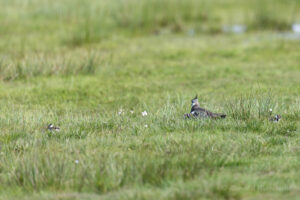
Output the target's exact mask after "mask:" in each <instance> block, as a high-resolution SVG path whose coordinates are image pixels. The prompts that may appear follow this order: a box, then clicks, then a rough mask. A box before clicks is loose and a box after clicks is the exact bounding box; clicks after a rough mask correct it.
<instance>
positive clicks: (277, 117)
mask: <svg viewBox="0 0 300 200" xmlns="http://www.w3.org/2000/svg"><path fill="white" fill-rule="evenodd" d="M272 111H273V110H272V108H270V110H269V112H270V121H272V122H274V123H277V122H279V121H280V119H281V115H275V116H274V117H273V116H272Z"/></svg>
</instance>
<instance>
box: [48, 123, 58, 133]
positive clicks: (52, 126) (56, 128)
mask: <svg viewBox="0 0 300 200" xmlns="http://www.w3.org/2000/svg"><path fill="white" fill-rule="evenodd" d="M47 129H48V130H49V131H56V132H59V131H60V128H59V127H57V126H54V125H53V124H49V125H48V127H47Z"/></svg>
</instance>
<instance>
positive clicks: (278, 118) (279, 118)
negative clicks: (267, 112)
mask: <svg viewBox="0 0 300 200" xmlns="http://www.w3.org/2000/svg"><path fill="white" fill-rule="evenodd" d="M280 120H281V115H275V116H274V117H271V118H270V121H272V122H274V123H277V122H279V121H280Z"/></svg>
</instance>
